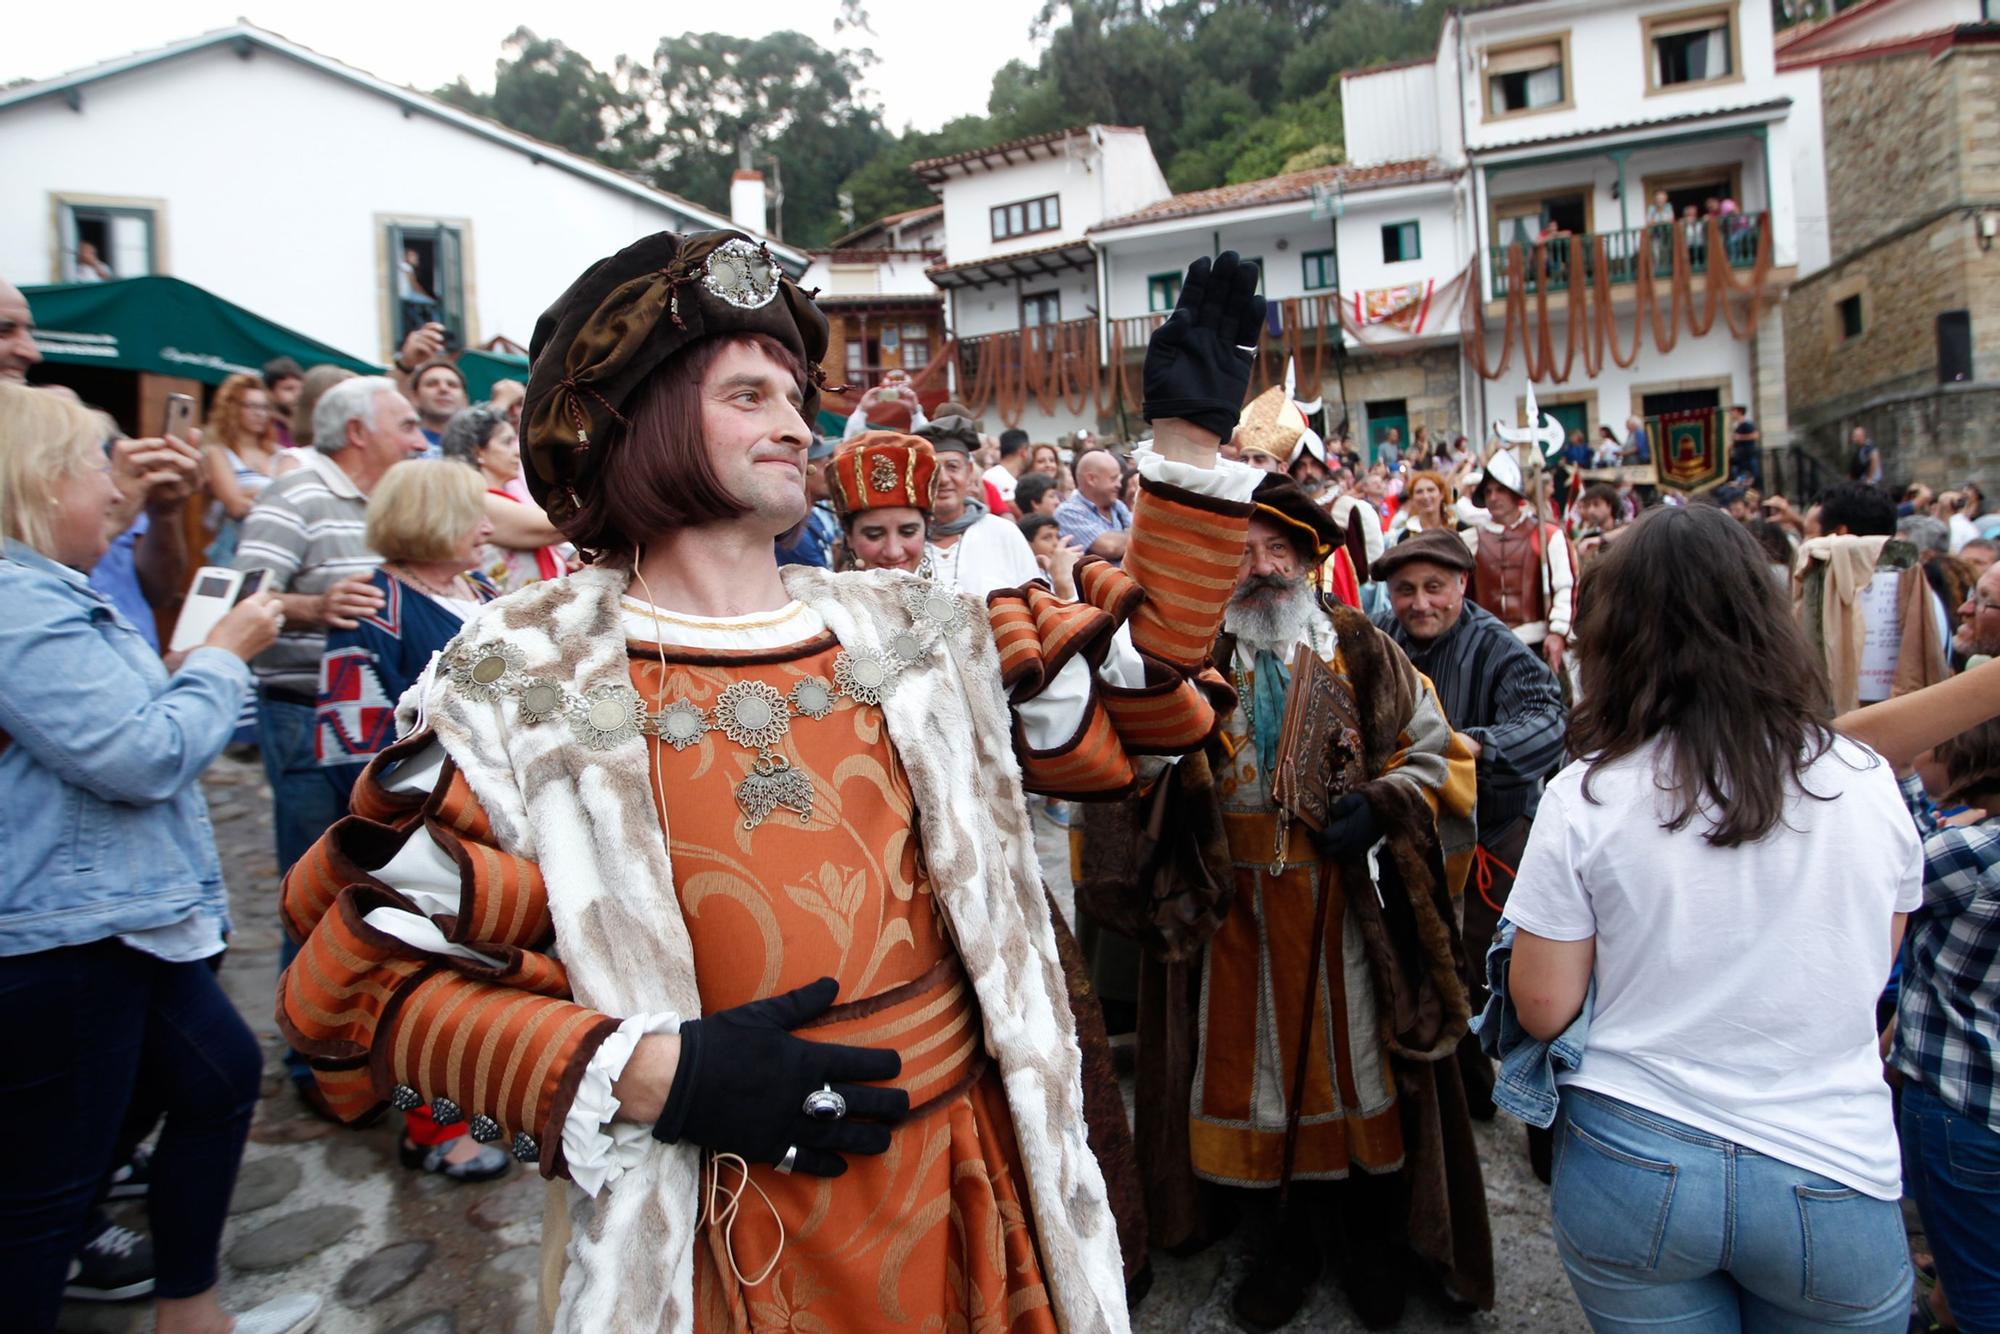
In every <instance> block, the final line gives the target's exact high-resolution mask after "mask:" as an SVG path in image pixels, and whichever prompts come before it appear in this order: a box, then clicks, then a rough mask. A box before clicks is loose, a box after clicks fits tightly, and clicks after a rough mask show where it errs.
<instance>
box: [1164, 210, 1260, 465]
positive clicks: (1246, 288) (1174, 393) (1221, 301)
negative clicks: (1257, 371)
mask: <svg viewBox="0 0 2000 1334" xmlns="http://www.w3.org/2000/svg"><path fill="white" fill-rule="evenodd" d="M1263 330H1264V298H1263V297H1261V296H1258V295H1257V266H1256V265H1255V264H1245V263H1243V262H1242V261H1241V260H1239V259H1238V258H1237V257H1236V252H1235V251H1234V250H1225V251H1223V252H1222V254H1221V255H1220V256H1219V257H1217V259H1216V261H1215V264H1214V267H1213V268H1211V267H1210V266H1209V262H1208V261H1207V260H1206V259H1198V260H1196V261H1195V262H1194V263H1192V264H1190V265H1188V270H1187V276H1186V277H1185V278H1183V279H1182V280H1181V298H1180V300H1179V302H1177V303H1176V304H1175V306H1174V313H1173V314H1172V315H1169V316H1168V317H1167V322H1166V323H1165V324H1162V325H1161V326H1160V327H1159V328H1157V329H1155V330H1153V337H1152V339H1151V341H1150V342H1148V343H1147V344H1146V370H1145V376H1144V384H1145V392H1146V405H1145V414H1146V420H1147V421H1149V422H1150V421H1158V420H1159V419H1160V418H1162V417H1180V418H1182V419H1184V420H1186V421H1191V422H1193V423H1194V424H1195V425H1196V426H1199V427H1201V428H1202V429H1203V430H1204V431H1209V432H1212V433H1214V434H1215V435H1217V436H1219V437H1221V438H1222V439H1224V440H1227V439H1228V438H1229V435H1230V433H1231V432H1232V431H1234V430H1235V429H1236V419H1237V417H1238V416H1240V415H1241V414H1242V411H1243V395H1244V394H1245V393H1246V392H1247V391H1248V390H1249V388H1250V368H1251V367H1252V366H1253V365H1254V364H1255V362H1256V351H1255V349H1256V346H1257V339H1258V338H1259V337H1260V336H1261V335H1262V333H1263Z"/></svg>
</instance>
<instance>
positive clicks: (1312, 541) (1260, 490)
mask: <svg viewBox="0 0 2000 1334" xmlns="http://www.w3.org/2000/svg"><path fill="white" fill-rule="evenodd" d="M1250 499H1251V502H1252V503H1253V504H1255V505H1256V506H1257V511H1256V516H1255V517H1257V518H1261V519H1267V520H1269V521H1270V522H1272V523H1275V524H1277V525H1278V526H1279V527H1280V528H1283V529H1285V530H1286V534H1287V535H1288V536H1289V537H1291V538H1292V539H1293V540H1294V541H1296V542H1298V543H1299V544H1301V545H1302V546H1303V547H1305V549H1306V550H1307V552H1308V553H1309V554H1310V556H1311V561H1310V563H1311V564H1314V565H1318V564H1319V563H1320V562H1321V561H1323V560H1325V559H1326V558H1327V557H1328V556H1331V555H1332V554H1333V553H1334V551H1335V549H1336V548H1338V547H1339V546H1340V544H1341V543H1342V542H1344V541H1346V540H1347V530H1346V529H1345V528H1344V527H1343V526H1342V525H1341V523H1340V521H1339V520H1338V519H1335V518H1334V517H1333V516H1332V515H1331V514H1328V513H1327V512H1326V510H1324V509H1323V508H1321V507H1320V506H1319V505H1317V504H1315V503H1313V498H1312V497H1311V496H1309V495H1307V494H1306V493H1305V489H1304V488H1303V487H1301V486H1300V485H1299V484H1298V483H1297V482H1295V481H1293V480H1292V479H1291V478H1289V477H1287V476H1285V475H1284V474H1283V473H1279V472H1273V473H1266V474H1264V479H1263V480H1262V481H1260V482H1258V483H1257V490H1256V491H1255V492H1253V493H1252V495H1251V497H1250Z"/></svg>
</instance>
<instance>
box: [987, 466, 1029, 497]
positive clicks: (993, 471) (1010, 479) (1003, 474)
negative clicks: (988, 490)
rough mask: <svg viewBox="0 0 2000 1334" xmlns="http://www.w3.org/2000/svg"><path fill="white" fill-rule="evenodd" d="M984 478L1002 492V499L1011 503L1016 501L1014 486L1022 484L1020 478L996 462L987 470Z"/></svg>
mask: <svg viewBox="0 0 2000 1334" xmlns="http://www.w3.org/2000/svg"><path fill="white" fill-rule="evenodd" d="M984 480H986V481H988V482H991V483H992V484H993V489H994V490H995V491H998V492H999V493H1000V499H1002V500H1004V501H1006V502H1007V503H1008V504H1009V505H1011V504H1013V503H1014V488H1015V487H1017V486H1019V485H1020V484H1021V479H1020V478H1018V477H1016V476H1015V475H1014V474H1013V473H1011V472H1008V471H1007V470H1006V469H1005V468H1003V467H1001V466H1000V465H999V464H997V463H996V464H994V465H993V466H992V467H990V468H988V469H987V470H986V472H985V474H984Z"/></svg>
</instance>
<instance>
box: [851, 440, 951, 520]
mask: <svg viewBox="0 0 2000 1334" xmlns="http://www.w3.org/2000/svg"><path fill="white" fill-rule="evenodd" d="M831 471H832V488H831V489H832V492H833V504H834V508H835V509H837V510H839V511H840V513H841V515H842V516H843V517H846V516H848V515H854V514H859V513H861V512H862V511H863V510H879V509H889V508H893V507H907V508H910V509H917V510H922V511H923V512H924V513H925V514H929V513H930V512H931V490H932V487H933V486H934V485H935V483H936V481H937V455H936V454H934V453H932V452H931V442H930V441H928V440H922V439H919V438H918V437H916V436H914V435H898V434H897V433H896V432H894V431H869V432H868V433H867V434H865V435H857V436H855V437H854V438H853V439H852V440H849V441H847V442H845V443H844V444H842V445H841V447H840V448H839V449H837V450H835V451H834V454H833V462H832V464H831Z"/></svg>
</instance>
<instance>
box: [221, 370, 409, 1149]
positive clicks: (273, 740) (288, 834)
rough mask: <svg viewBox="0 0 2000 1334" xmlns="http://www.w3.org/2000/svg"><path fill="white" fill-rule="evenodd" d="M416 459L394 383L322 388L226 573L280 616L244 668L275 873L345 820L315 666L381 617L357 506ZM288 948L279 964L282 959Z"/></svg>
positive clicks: (292, 1063)
mask: <svg viewBox="0 0 2000 1334" xmlns="http://www.w3.org/2000/svg"><path fill="white" fill-rule="evenodd" d="M423 450H424V436H423V431H422V430H421V429H420V422H419V419H418V417H417V411H416V409H415V408H413V407H411V406H410V402H409V400H408V399H406V398H404V397H403V396H402V395H401V394H400V393H398V392H397V391H396V386H395V383H394V382H393V381H390V380H387V379H384V378H382V377H380V376H363V377H359V378H356V379H352V380H343V381H342V382H341V383H339V384H337V385H335V386H333V387H332V388H331V389H329V390H327V391H326V393H325V394H324V395H323V396H322V397H321V398H320V400H319V402H318V403H317V404H316V405H315V406H314V408H313V448H312V449H311V450H310V451H302V454H303V457H304V460H305V465H306V466H304V467H301V468H299V469H297V470H295V471H293V472H289V473H286V474H285V475H284V476H283V477H280V478H278V479H277V480H276V481H274V482H272V483H271V484H270V485H269V486H268V487H266V488H264V493H263V494H262V495H261V496H259V497H258V498H257V503H256V505H255V506H253V507H252V508H251V510H250V513H249V515H248V516H247V517H245V519H244V521H243V535H242V539H241V540H240V541H239V542H238V543H237V547H236V568H237V569H239V570H268V571H270V573H271V582H270V585H269V586H270V588H271V589H272V590H274V591H275V592H277V593H278V595H279V597H280V598H281V599H282V601H283V603H284V608H285V617H286V625H285V633H284V634H283V635H281V636H280V637H279V639H278V642H277V643H276V644H274V645H273V646H272V647H271V648H270V649H268V650H267V651H265V652H264V653H262V654H260V655H258V658H257V661H256V662H255V663H254V664H252V665H253V667H254V669H255V671H256V676H257V733H258V740H259V745H260V746H261V748H262V751H263V760H264V776H265V778H266V779H267V780H268V781H269V782H270V785H271V797H272V803H273V812H272V814H273V826H274V829H273V832H274V834H275V838H276V843H277V854H278V873H279V875H281V876H282V875H283V874H284V873H285V872H286V871H288V870H290V869H291V866H292V863H293V862H295V861H297V860H298V859H299V857H300V856H301V855H302V854H303V853H304V852H305V850H306V849H307V848H309V847H311V846H312V844H313V840H315V839H317V838H318V837H319V836H320V835H321V834H323V833H325V832H326V828H327V826H328V825H331V824H332V823H333V822H334V821H335V820H337V819H339V818H340V816H341V815H342V814H344V813H345V802H344V800H343V798H342V793H341V791H340V789H339V788H338V787H337V786H336V785H335V784H334V783H333V782H332V781H331V780H330V779H329V778H328V777H327V775H326V773H325V771H324V770H322V769H321V768H320V766H319V762H318V760H317V758H316V757H315V756H314V754H313V726H314V712H315V709H316V708H317V706H318V702H319V660H320V654H321V653H322V652H323V651H324V650H325V647H326V632H327V630H328V629H329V628H332V629H341V630H350V629H353V628H354V625H355V622H356V620H357V619H358V618H359V617H361V616H365V615H369V614H370V613H373V612H375V611H376V610H378V609H380V608H381V606H382V603H383V598H382V593H381V590H380V589H378V588H376V587H375V586H374V585H373V584H372V583H371V582H370V580H371V576H372V575H373V574H374V572H375V567H376V566H377V565H379V564H381V558H380V557H379V556H377V555H376V554H375V553H374V552H373V551H371V550H369V549H368V544H367V540H366V538H365V536H364V534H365V530H366V527H367V522H368V497H369V494H370V493H371V492H373V491H374V489H375V487H376V485H377V483H379V482H380V481H381V480H382V478H383V475H384V474H386V473H387V472H388V471H389V469H390V468H392V467H394V466H395V465H396V464H398V463H401V462H402V461H403V460H405V459H408V458H413V457H415V456H416V455H418V454H421V453H422V452H423ZM293 952H294V951H293V947H292V945H291V942H290V941H289V940H287V941H286V942H285V943H284V944H283V945H282V946H281V947H280V949H279V955H278V960H279V962H278V966H279V967H280V968H281V969H282V968H284V967H285V966H286V965H288V964H290V963H291V961H292V955H293ZM287 1065H288V1066H289V1068H290V1070H291V1073H292V1078H293V1080H294V1082H295V1084H296V1086H297V1088H298V1090H299V1096H300V1097H301V1098H303V1099H305V1101H306V1103H307V1105H308V1106H310V1107H312V1108H313V1109H314V1110H315V1111H319V1110H322V1109H323V1108H324V1105H325V1104H324V1100H323V1099H322V1098H321V1097H320V1093H319V1088H318V1086H317V1085H316V1084H314V1083H313V1081H312V1077H311V1075H310V1073H309V1072H308V1071H307V1070H306V1068H305V1065H304V1063H303V1061H301V1060H300V1059H299V1058H298V1057H297V1056H296V1054H288V1055H287Z"/></svg>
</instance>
